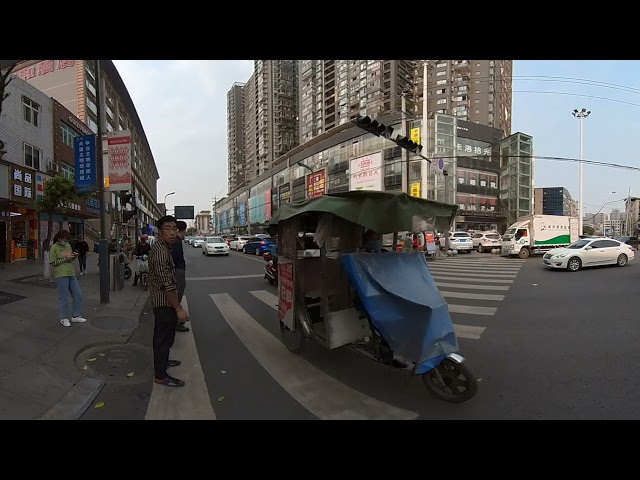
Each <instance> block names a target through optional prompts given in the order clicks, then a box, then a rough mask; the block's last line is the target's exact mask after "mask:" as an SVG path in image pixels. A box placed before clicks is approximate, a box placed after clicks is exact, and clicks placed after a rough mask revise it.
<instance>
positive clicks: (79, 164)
mask: <svg viewBox="0 0 640 480" xmlns="http://www.w3.org/2000/svg"><path fill="white" fill-rule="evenodd" d="M73 153H74V155H75V164H76V188H77V189H78V191H80V192H95V191H96V190H97V187H98V183H97V179H98V177H99V175H98V169H97V168H96V136H95V135H80V136H78V137H76V138H74V139H73Z"/></svg>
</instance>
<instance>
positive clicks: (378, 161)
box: [349, 152, 384, 191]
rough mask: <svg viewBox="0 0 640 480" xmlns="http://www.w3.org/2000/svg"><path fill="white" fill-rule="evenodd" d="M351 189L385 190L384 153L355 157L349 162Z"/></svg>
mask: <svg viewBox="0 0 640 480" xmlns="http://www.w3.org/2000/svg"><path fill="white" fill-rule="evenodd" d="M349 177H350V178H349V190H375V191H382V190H383V188H382V187H383V182H384V180H383V175H382V153H380V152H378V153H372V154H371V155H365V156H363V157H359V158H354V159H353V160H351V162H350V164H349Z"/></svg>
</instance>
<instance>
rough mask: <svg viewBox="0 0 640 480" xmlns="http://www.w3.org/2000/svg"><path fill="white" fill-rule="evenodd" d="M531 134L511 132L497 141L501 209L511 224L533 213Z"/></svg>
mask: <svg viewBox="0 0 640 480" xmlns="http://www.w3.org/2000/svg"><path fill="white" fill-rule="evenodd" d="M533 178H534V158H533V137H531V136H530V135H525V134H524V133H520V132H517V133H514V134H513V135H510V136H509V137H507V138H505V139H503V140H502V141H501V142H500V203H501V208H500V209H501V212H502V214H503V215H504V216H505V218H506V220H507V225H511V224H512V223H514V222H516V220H517V219H518V218H520V217H522V216H525V215H531V214H533V212H534V196H533V189H534V181H533Z"/></svg>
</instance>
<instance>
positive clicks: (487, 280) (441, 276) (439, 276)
mask: <svg viewBox="0 0 640 480" xmlns="http://www.w3.org/2000/svg"><path fill="white" fill-rule="evenodd" d="M452 275H456V273H454V272H451V274H450V275H447V274H446V273H445V274H438V273H433V274H432V275H431V276H432V277H433V279H434V280H435V281H436V284H437V283H438V280H445V281H447V282H466V281H469V280H479V279H478V278H464V277H454V276H452ZM482 283H513V280H503V279H501V278H483V279H482Z"/></svg>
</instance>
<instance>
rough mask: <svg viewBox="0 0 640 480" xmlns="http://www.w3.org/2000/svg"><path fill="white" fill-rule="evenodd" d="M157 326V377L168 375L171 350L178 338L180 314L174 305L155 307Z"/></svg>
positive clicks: (155, 335)
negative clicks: (177, 328) (177, 330)
mask: <svg viewBox="0 0 640 480" xmlns="http://www.w3.org/2000/svg"><path fill="white" fill-rule="evenodd" d="M153 316H154V317H155V327H154V329H153V368H154V370H155V374H156V378H158V379H164V378H166V377H167V367H168V366H169V351H170V350H171V347H172V346H173V341H174V340H175V338H176V325H177V324H178V314H177V313H176V311H175V309H174V308H172V307H155V308H154V309H153Z"/></svg>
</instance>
